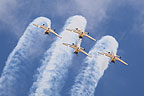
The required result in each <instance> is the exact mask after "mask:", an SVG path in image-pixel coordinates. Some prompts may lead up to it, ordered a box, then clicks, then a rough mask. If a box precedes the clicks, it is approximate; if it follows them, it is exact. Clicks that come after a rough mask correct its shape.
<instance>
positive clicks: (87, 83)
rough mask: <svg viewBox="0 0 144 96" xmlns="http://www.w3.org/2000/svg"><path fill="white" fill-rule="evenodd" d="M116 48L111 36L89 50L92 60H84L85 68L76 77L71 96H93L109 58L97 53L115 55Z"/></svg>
mask: <svg viewBox="0 0 144 96" xmlns="http://www.w3.org/2000/svg"><path fill="white" fill-rule="evenodd" d="M117 48H118V43H117V41H116V40H115V39H114V38H113V37H112V36H104V37H103V38H102V39H101V40H99V41H98V42H97V43H96V45H95V46H94V47H93V48H92V49H91V50H90V52H89V54H90V55H92V58H88V57H87V58H86V61H85V63H87V66H85V67H84V68H83V70H82V71H81V73H80V74H79V75H78V76H77V77H76V80H75V85H73V87H72V89H71V96H94V91H95V88H96V86H97V83H98V81H99V79H100V78H101V77H102V75H103V73H104V70H106V68H107V67H108V63H109V58H108V57H106V56H102V55H100V54H98V53H97V52H106V51H110V52H113V53H114V54H116V52H117Z"/></svg>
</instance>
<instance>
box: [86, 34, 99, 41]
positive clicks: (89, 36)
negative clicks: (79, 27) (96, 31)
mask: <svg viewBox="0 0 144 96" xmlns="http://www.w3.org/2000/svg"><path fill="white" fill-rule="evenodd" d="M84 36H86V37H88V38H90V39H92V40H94V41H96V40H95V39H94V38H92V37H91V36H89V35H87V34H84Z"/></svg>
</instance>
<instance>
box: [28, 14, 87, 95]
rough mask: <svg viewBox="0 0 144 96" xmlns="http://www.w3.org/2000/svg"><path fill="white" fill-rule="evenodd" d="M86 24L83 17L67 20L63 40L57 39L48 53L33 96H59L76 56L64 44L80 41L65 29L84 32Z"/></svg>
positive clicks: (74, 34) (34, 85)
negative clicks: (76, 29) (77, 29)
mask: <svg viewBox="0 0 144 96" xmlns="http://www.w3.org/2000/svg"><path fill="white" fill-rule="evenodd" d="M86 23H87V22H86V19H85V18H84V17H82V16H73V17H71V18H69V19H68V20H67V22H66V24H65V26H64V29H63V31H62V33H61V34H60V35H61V36H62V39H57V40H56V41H55V42H54V43H53V44H52V46H51V48H50V49H48V50H47V52H46V56H45V57H44V60H43V61H42V64H43V65H42V67H41V68H40V70H39V72H40V75H39V76H38V79H37V81H36V82H35V83H34V84H33V87H32V89H31V94H30V95H31V96H59V92H60V90H61V88H62V87H63V83H64V80H65V77H66V75H67V70H68V68H69V66H70V65H71V61H72V56H73V55H74V54H73V51H74V50H73V49H72V48H69V47H67V46H64V45H63V44H62V43H69V44H71V43H74V42H76V41H77V39H78V35H77V34H76V33H73V32H68V31H67V30H65V29H66V28H69V29H75V28H79V29H82V30H84V29H85V26H86Z"/></svg>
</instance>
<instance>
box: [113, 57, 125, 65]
mask: <svg viewBox="0 0 144 96" xmlns="http://www.w3.org/2000/svg"><path fill="white" fill-rule="evenodd" d="M115 60H118V61H120V62H122V63H124V64H125V65H128V64H127V63H126V62H124V61H123V60H121V59H120V58H115Z"/></svg>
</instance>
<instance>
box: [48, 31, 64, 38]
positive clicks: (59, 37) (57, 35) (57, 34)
mask: <svg viewBox="0 0 144 96" xmlns="http://www.w3.org/2000/svg"><path fill="white" fill-rule="evenodd" d="M51 33H53V34H55V35H56V36H58V37H59V38H62V37H61V36H59V35H58V34H57V33H56V32H54V31H51Z"/></svg>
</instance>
